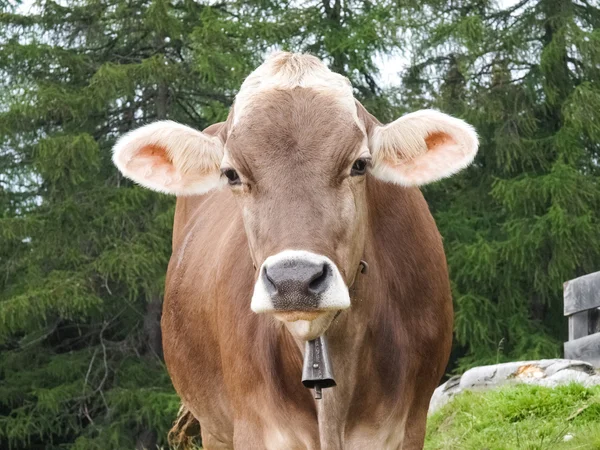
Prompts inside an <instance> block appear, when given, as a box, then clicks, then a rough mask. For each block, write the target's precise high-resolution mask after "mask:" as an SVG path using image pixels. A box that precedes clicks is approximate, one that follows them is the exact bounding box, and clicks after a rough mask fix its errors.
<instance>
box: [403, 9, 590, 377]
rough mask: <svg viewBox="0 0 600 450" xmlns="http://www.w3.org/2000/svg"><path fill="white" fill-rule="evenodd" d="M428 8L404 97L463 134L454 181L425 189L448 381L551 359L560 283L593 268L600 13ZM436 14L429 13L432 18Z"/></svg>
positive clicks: (561, 334)
mask: <svg viewBox="0 0 600 450" xmlns="http://www.w3.org/2000/svg"><path fill="white" fill-rule="evenodd" d="M442 3H443V5H440V4H438V5H437V8H436V7H435V4H434V5H430V6H432V8H431V10H429V15H428V16H427V17H426V18H425V17H419V18H417V19H416V20H422V21H425V20H427V24H426V25H424V24H423V23H421V25H422V26H421V27H419V28H417V29H420V30H422V33H420V37H421V41H420V42H421V45H422V47H421V51H419V52H417V53H416V54H417V57H416V58H415V60H414V62H413V64H412V66H411V69H410V70H409V71H408V72H407V74H406V79H405V86H406V88H407V89H406V90H405V95H407V94H414V93H415V92H417V93H420V97H419V98H417V99H414V98H413V99H412V101H413V102H417V103H420V104H422V105H423V104H425V105H428V106H434V107H438V108H440V109H442V110H444V111H446V112H449V113H452V114H455V115H458V116H461V117H463V118H465V119H466V120H467V121H469V122H470V123H472V124H474V125H475V127H476V129H477V131H478V132H479V135H480V140H481V147H480V152H479V155H478V157H477V159H476V162H475V164H474V165H473V167H471V168H470V169H469V170H467V171H466V172H465V173H464V174H462V175H460V176H458V177H456V178H453V179H451V180H448V181H445V182H443V183H439V184H437V185H434V186H432V187H430V188H428V189H426V197H427V199H428V201H429V202H430V205H431V207H432V210H433V212H434V215H435V217H436V219H437V221H438V225H439V227H440V229H441V232H442V235H443V236H444V237H445V243H446V250H447V255H448V261H449V265H450V271H451V278H452V281H453V289H454V298H455V304H456V322H455V336H456V341H457V346H456V349H455V358H459V363H458V364H459V366H458V367H459V369H462V368H465V367H468V366H471V365H474V364H484V363H493V362H496V361H497V360H505V359H517V358H518V359H527V358H539V357H554V356H558V355H559V354H560V353H561V342H562V340H564V339H565V337H566V333H565V332H566V324H565V321H564V318H563V317H562V283H563V282H564V281H566V280H569V279H571V278H574V277H577V276H580V275H583V274H585V273H589V272H592V271H596V270H598V268H599V267H600V233H599V232H598V229H599V228H598V220H599V215H598V206H599V205H600V186H599V176H600V170H599V169H600V168H599V165H598V148H599V147H598V145H599V142H600V141H599V138H600V133H599V131H600V126H599V125H598V123H599V122H598V117H597V116H598V106H600V103H599V101H600V88H599V87H598V85H597V81H598V79H600V78H599V75H600V73H599V69H598V68H599V67H600V66H599V65H598V62H599V61H600V60H599V58H600V53H598V51H597V49H598V48H600V46H599V43H600V41H599V39H600V34H599V33H598V29H599V28H598V26H599V25H600V8H599V7H598V5H594V4H592V3H591V2H575V1H569V0H558V1H555V0H537V1H534V0H523V1H520V2H518V3H516V4H514V5H513V6H511V7H508V8H504V9H502V8H498V7H496V6H495V4H494V3H492V2H487V1H480V2H466V1H463V2H453V4H452V5H451V7H450V6H447V5H446V2H442ZM434 11H438V13H437V14H435V13H434Z"/></svg>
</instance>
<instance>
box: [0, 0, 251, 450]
mask: <svg viewBox="0 0 600 450" xmlns="http://www.w3.org/2000/svg"><path fill="white" fill-rule="evenodd" d="M65 5H67V6H65ZM211 9H212V8H211ZM212 15H213V11H209V12H207V11H206V7H204V6H202V5H199V4H197V3H196V2H192V1H173V2H169V1H166V0H153V1H142V0H130V1H120V0H78V1H73V2H69V3H68V4H65V3H64V2H60V3H58V2H54V1H40V2H38V3H37V4H36V5H35V6H34V7H33V8H32V9H31V11H29V13H28V14H22V13H18V12H16V11H15V10H14V8H10V7H8V6H5V7H4V8H3V9H2V10H1V13H0V23H1V25H0V74H1V75H2V76H1V79H0V174H1V175H0V268H1V273H2V276H1V277H0V380H1V381H0V385H1V386H2V387H1V388H0V446H2V447H6V446H10V447H11V448H13V449H19V448H23V449H25V448H27V449H35V448H44V449H49V448H55V447H56V448H58V447H61V448H65V447H68V448H73V449H77V448H80V449H93V448H102V449H119V448H123V449H131V448H134V447H137V448H142V447H146V448H155V446H156V445H157V444H160V445H162V444H164V443H165V439H166V432H167V430H168V428H170V425H171V423H172V421H173V420H174V418H175V417H176V413H177V409H178V408H179V400H178V398H177V396H176V395H175V393H174V391H173V389H172V387H171V384H170V381H169V378H168V375H167V373H166V371H165V368H164V364H163V363H162V360H161V346H160V343H161V339H160V327H159V315H160V307H161V306H160V305H161V295H162V290H163V283H164V281H163V280H164V274H165V270H166V265H167V261H168V257H169V254H170V237H171V227H172V220H173V206H174V200H173V199H172V198H170V197H166V196H161V195H157V194H155V193H152V192H150V191H148V190H145V189H142V188H139V187H136V186H133V185H132V184H131V183H130V182H128V181H126V180H124V179H123V178H121V177H120V175H119V174H118V172H117V170H116V169H115V168H114V166H113V165H112V163H111V151H110V149H111V147H112V145H113V144H114V142H115V139H116V138H117V137H118V136H121V135H123V134H124V133H125V132H127V131H128V130H130V129H133V128H136V127H138V126H140V125H142V124H145V123H148V122H151V121H154V120H160V119H167V118H168V119H172V120H177V121H179V122H183V123H187V124H190V125H192V126H194V127H196V128H199V129H202V128H204V127H205V126H207V125H209V124H210V123H212V122H214V121H217V120H222V119H223V118H224V117H225V115H226V113H227V108H228V107H229V106H230V104H231V101H232V95H233V91H232V90H231V86H234V85H239V82H240V77H242V74H243V73H245V72H247V71H248V70H249V69H247V68H246V66H245V64H247V65H248V67H250V65H251V64H250V62H251V60H250V58H251V55H252V53H251V52H245V50H244V48H243V47H240V48H239V49H237V50H236V49H235V48H234V42H232V41H223V42H215V41H214V40H212V41H211V42H210V45H211V47H210V50H211V52H212V53H211V54H207V53H206V49H207V48H208V47H207V46H206V45H205V44H207V42H205V40H206V35H205V34H203V33H204V29H206V28H210V27H211V24H210V20H211V17H212ZM227 52H230V53H229V54H227ZM211 55H212V56H214V59H210V58H211ZM209 59H210V61H209ZM222 73H227V77H222V76H221V74H222ZM238 74H239V75H238Z"/></svg>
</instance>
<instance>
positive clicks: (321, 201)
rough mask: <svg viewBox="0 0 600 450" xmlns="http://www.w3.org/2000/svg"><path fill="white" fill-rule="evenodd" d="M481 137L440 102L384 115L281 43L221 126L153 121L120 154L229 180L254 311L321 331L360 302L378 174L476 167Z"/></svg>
mask: <svg viewBox="0 0 600 450" xmlns="http://www.w3.org/2000/svg"><path fill="white" fill-rule="evenodd" d="M477 145H478V144H477V136H476V134H475V132H474V130H473V128H472V127H470V126H469V125H468V124H466V123H465V122H463V121H461V120H458V119H455V118H453V117H450V116H448V115H446V114H442V113H440V112H437V111H432V110H424V111H418V112H415V113H412V114H408V115H405V116H403V117H401V118H399V119H398V120H396V121H394V122H392V123H389V124H387V125H382V124H380V123H379V122H378V121H377V120H376V119H374V118H373V117H372V116H371V115H370V114H369V113H367V112H366V111H365V110H364V108H363V107H362V105H360V103H358V102H357V101H356V100H355V99H354V97H353V93H352V87H351V86H350V83H349V82H348V80H347V79H346V78H344V77H342V76H340V75H338V74H335V73H333V72H331V71H330V70H329V69H327V67H326V66H325V65H324V64H323V63H322V62H321V61H319V60H318V59H316V58H314V57H312V56H307V55H294V54H289V53H279V54H277V55H275V56H273V57H271V58H270V59H268V60H267V61H266V62H265V63H264V64H263V65H262V66H260V67H259V68H258V69H257V70H256V71H255V72H254V73H252V74H251V75H250V76H249V77H248V78H247V79H246V81H245V82H244V84H243V85H242V87H241V90H240V92H239V94H238V96H237V98H236V101H235V104H234V107H233V108H232V111H231V113H230V115H229V118H228V120H227V122H225V123H224V124H223V126H222V127H221V129H220V130H219V132H218V133H216V134H214V135H213V134H207V133H202V132H200V131H196V130H193V129H191V128H188V127H186V126H183V125H179V124H176V123H174V122H168V121H165V122H157V123H153V124H151V125H147V126H145V127H142V128H140V129H138V130H135V131H133V132H131V133H129V134H127V135H126V136H124V137H123V138H121V139H120V140H119V142H118V143H117V144H116V146H115V149H114V162H115V164H116V165H117V166H118V168H119V169H120V170H121V171H122V172H123V174H125V175H126V176H128V177H129V178H131V179H133V180H134V181H136V182H138V183H140V184H141V185H143V186H146V187H148V188H150V189H154V190H157V191H160V192H166V193H170V194H174V195H178V196H184V195H197V194H204V193H206V192H208V191H210V190H212V189H215V188H219V187H221V186H224V185H228V186H227V189H230V190H231V192H232V193H233V194H234V195H235V196H236V198H237V200H238V203H239V207H240V209H241V211H242V216H243V219H244V226H245V229H246V234H247V238H248V244H249V247H250V253H251V255H252V259H253V261H254V263H255V267H256V268H257V271H256V284H255V288H254V294H253V297H252V303H251V305H250V306H251V308H252V310H253V311H255V312H257V313H270V314H273V315H274V316H275V317H277V318H278V319H280V320H283V321H285V322H286V324H287V325H288V327H289V329H290V331H292V333H293V334H295V335H296V336H298V337H301V338H304V339H312V338H314V337H316V336H318V335H319V334H321V333H323V332H324V331H325V330H326V329H327V327H328V326H329V324H330V323H331V321H332V320H333V317H334V316H335V314H336V313H337V311H340V310H342V309H345V308H348V307H349V306H350V298H349V294H348V286H350V285H351V284H352V283H353V280H354V277H355V276H356V274H357V271H358V267H359V262H360V260H361V257H362V253H363V251H364V243H365V235H366V232H367V220H366V217H367V198H366V183H367V182H368V177H369V175H368V174H370V176H374V177H377V178H380V179H382V180H384V181H387V182H390V183H396V184H400V185H403V186H418V185H422V184H425V183H429V182H432V181H435V180H439V179H441V178H444V177H447V176H449V175H452V174H453V173H455V172H457V171H459V170H460V169H462V168H464V167H465V166H467V165H468V164H469V163H470V162H471V161H472V160H473V157H474V156H475V153H476V151H477Z"/></svg>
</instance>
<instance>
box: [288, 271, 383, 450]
mask: <svg viewBox="0 0 600 450" xmlns="http://www.w3.org/2000/svg"><path fill="white" fill-rule="evenodd" d="M361 283H364V276H363V275H360V274H359V275H358V276H357V279H356V282H355V286H354V287H355V288H356V287H357V285H360V284H361ZM353 290H354V289H353ZM363 303H364V302H361V301H358V302H356V305H355V306H356V307H355V306H353V307H352V308H351V309H350V310H348V311H346V312H343V313H342V314H340V315H339V317H336V319H335V320H334V322H333V323H332V325H331V327H330V328H329V330H328V332H327V338H328V342H329V353H330V356H331V360H332V366H333V370H334V375H335V380H336V383H337V386H336V387H334V388H328V389H323V398H322V399H320V400H315V402H316V406H317V412H318V420H319V434H320V441H321V449H322V450H333V449H342V448H343V435H344V429H345V426H346V421H347V419H348V411H349V410H350V406H351V402H352V401H354V400H355V394H356V393H357V392H358V391H359V390H364V388H365V386H359V385H358V383H365V382H368V380H369V379H372V377H371V375H370V374H369V373H368V372H369V370H371V369H370V368H369V367H366V365H365V360H368V356H369V355H368V351H369V350H368V348H367V347H366V346H365V342H366V333H367V327H368V320H365V319H366V316H365V311H361V309H363V305H362V304H363ZM297 344H298V346H299V348H300V349H301V350H302V352H304V348H305V347H304V343H303V342H300V341H297ZM303 356H304V354H303ZM298 382H300V380H298ZM361 387H362V389H361ZM367 391H368V389H367Z"/></svg>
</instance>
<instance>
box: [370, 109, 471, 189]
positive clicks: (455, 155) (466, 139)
mask: <svg viewBox="0 0 600 450" xmlns="http://www.w3.org/2000/svg"><path fill="white" fill-rule="evenodd" d="M369 131H370V132H369V147H370V148H371V152H372V155H373V168H372V170H371V172H372V173H373V175H375V176H376V177H377V178H380V179H382V180H384V181H389V182H392V183H396V184H401V185H403V186H420V185H423V184H427V183H431V182H433V181H436V180H439V179H442V178H445V177H449V176H450V175H452V174H454V173H456V172H458V171H459V170H461V169H463V168H465V167H467V166H468V165H469V164H471V162H472V161H473V158H474V157H475V154H476V153H477V148H478V145H479V143H478V140H477V134H476V133H475V129H474V128H473V127H472V126H471V125H469V124H468V123H466V122H464V121H462V120H460V119H456V118H454V117H452V116H449V115H447V114H443V113H441V112H439V111H434V110H421V111H417V112H414V113H411V114H407V115H405V116H402V117H400V118H399V119H397V120H395V121H394V122H392V123H389V124H387V125H375V126H373V127H372V128H371V129H370V130H369Z"/></svg>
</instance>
